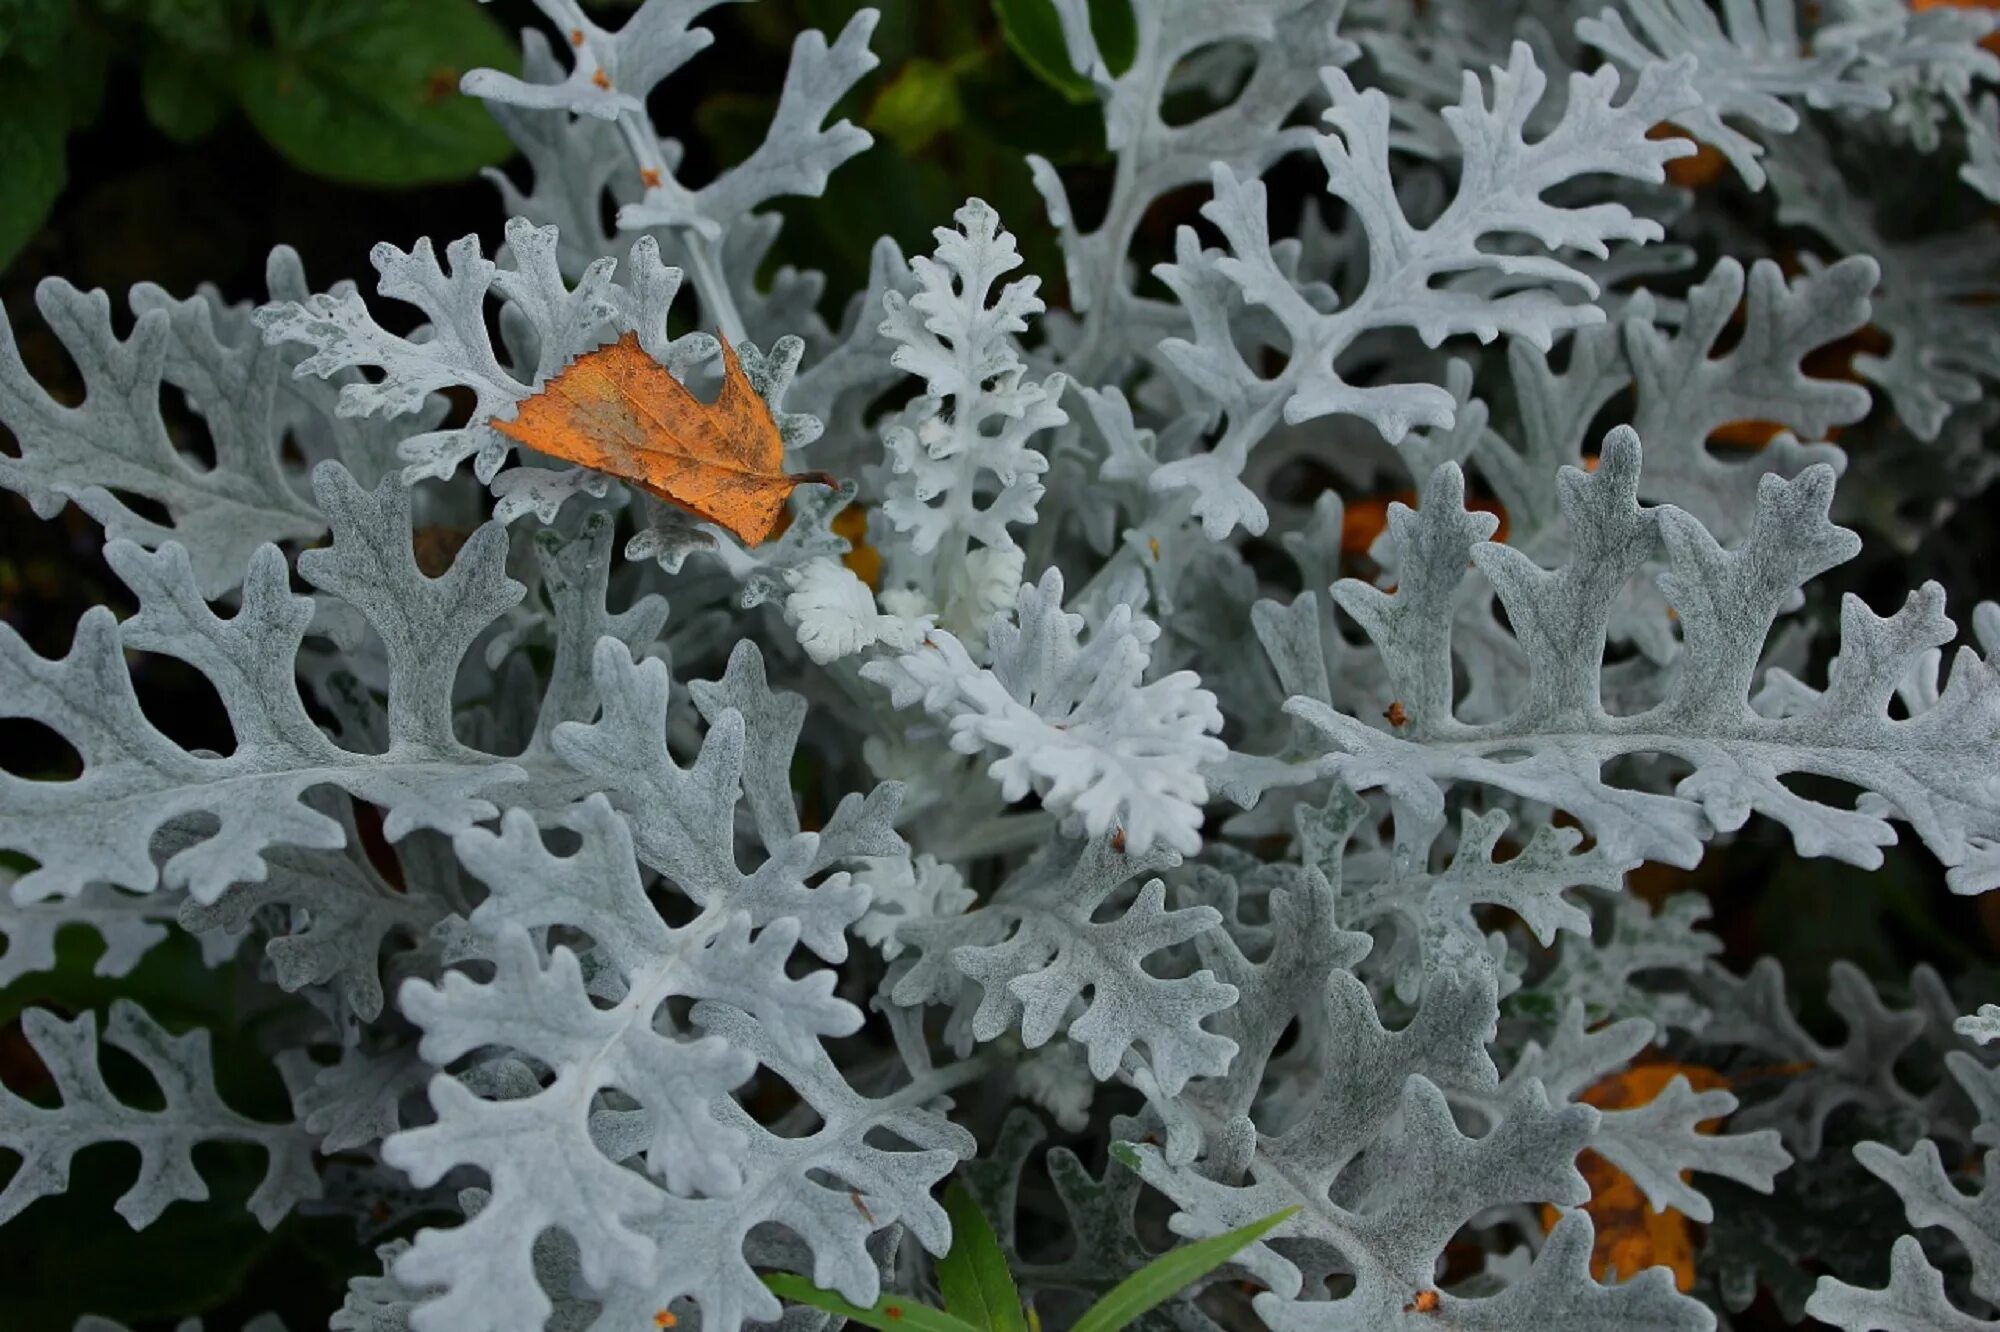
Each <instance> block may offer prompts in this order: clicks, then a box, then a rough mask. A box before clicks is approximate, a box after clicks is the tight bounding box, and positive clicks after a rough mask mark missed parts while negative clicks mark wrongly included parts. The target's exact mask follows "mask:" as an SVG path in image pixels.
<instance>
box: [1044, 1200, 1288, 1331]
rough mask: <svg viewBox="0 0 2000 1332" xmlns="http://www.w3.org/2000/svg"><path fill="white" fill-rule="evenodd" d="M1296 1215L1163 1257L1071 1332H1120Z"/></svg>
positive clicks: (1269, 1219)
mask: <svg viewBox="0 0 2000 1332" xmlns="http://www.w3.org/2000/svg"><path fill="white" fill-rule="evenodd" d="M1298 1210H1299V1209H1298V1208H1296V1207H1287V1208H1286V1209H1285V1210H1284V1211H1282V1212H1274V1213H1272V1214H1271V1215H1270V1216H1267V1217H1265V1218H1264V1219H1263V1220H1262V1221H1252V1222H1251V1223H1250V1224H1249V1225H1247V1226H1240V1227H1238V1228H1237V1229H1235V1230H1231V1231H1228V1232H1226V1233H1224V1234H1221V1235H1217V1236H1215V1237H1213V1238H1211V1239H1205V1240H1197V1241H1196V1242H1195V1243H1193V1244H1184V1245H1182V1246H1181V1247H1180V1248H1178V1249H1175V1250H1173V1251H1172V1252H1171V1253H1163V1254H1161V1255H1160V1256H1159V1257H1158V1258H1155V1259H1154V1260H1153V1261H1152V1262H1150V1263H1147V1264H1146V1265H1145V1266H1144V1267H1142V1268H1140V1269H1139V1270H1138V1271H1136V1272H1134V1273H1133V1274H1132V1275H1131V1276H1129V1277H1127V1278H1125V1279H1124V1280H1123V1281H1121V1282H1119V1283H1118V1284H1117V1285H1116V1286H1113V1287H1112V1288H1111V1289H1110V1290H1109V1291H1107V1292H1106V1293H1105V1296H1104V1298H1103V1299H1101V1300H1099V1301H1098V1302H1097V1303H1096V1304H1093V1305H1091V1306H1090V1312H1088V1313H1086V1314H1084V1316H1083V1317H1081V1318H1079V1319H1077V1321H1076V1326H1075V1327H1073V1328H1072V1329H1070V1332H1117V1329H1119V1328H1122V1327H1125V1326H1127V1325H1128V1324H1130V1323H1131V1322H1132V1320H1133V1319H1135V1318H1137V1317H1138V1316H1139V1315H1140V1314H1143V1313H1145V1312H1146V1311H1147V1310H1148V1309H1151V1308H1153V1307H1154V1306H1155V1305H1157V1304H1161V1303H1163V1302H1165V1301H1166V1300H1168V1299H1170V1298H1172V1297H1173V1296H1174V1295H1176V1294H1178V1293H1179V1292H1181V1291H1183V1290H1185V1289H1187V1287H1188V1286H1189V1285H1191V1284H1192V1283H1194V1282H1195V1281H1198V1280H1200V1279H1201V1278H1202V1277H1204V1276H1206V1275H1208V1274H1209V1273H1210V1272H1213V1271H1214V1270H1215V1269H1216V1268H1218V1267H1220V1266H1222V1265H1223V1264H1224V1263H1226V1262H1228V1261H1229V1260H1230V1259H1231V1258H1234V1257H1235V1256H1236V1255H1237V1254H1239V1253H1241V1252H1242V1251H1243V1250H1244V1249H1247V1248H1249V1247H1250V1246H1251V1245H1252V1244H1255V1243H1256V1242H1257V1241H1258V1240H1260V1239H1262V1238H1263V1237H1264V1236H1265V1234H1266V1233H1268V1232H1269V1231H1271V1230H1272V1229H1274V1228H1275V1227H1277V1226H1280V1225H1282V1224H1284V1222H1286V1221H1288V1220H1290V1219H1291V1217H1292V1214H1293V1213H1295V1212H1297V1211H1298Z"/></svg>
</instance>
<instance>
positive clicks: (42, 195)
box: [0, 64, 70, 268]
mask: <svg viewBox="0 0 2000 1332" xmlns="http://www.w3.org/2000/svg"><path fill="white" fill-rule="evenodd" d="M51 81H52V75H50V74H46V73H39V72H30V71H26V70H23V69H22V68H21V67H20V66H19V65H12V64H10V65H0V87H4V88H5V89H6V90H7V91H6V95H5V96H0V162H4V163H6V164H7V166H6V181H5V183H4V184H0V268H4V267H5V266H6V265H7V264H8V263H10V262H12V260H13V258H14V256H15V255H16V254H18V253H19V252H20V249H21V247H22V246H23V245H26V244H27V243H28V240H29V238H31V237H32V236H33V235H34V234H35V232H36V231H38V230H40V229H41V225H42V219H44V218H46V217H47V216H48V215H49V209H51V208H53V207H54V206H55V202H56V196H57V195H59V194H61V193H62V187H63V181H64V180H65V179H66V177H67V172H66V167H65V163H64V158H65V152H64V148H65V144H66V141H67V139H68V137H69V127H70V116H69V111H70V108H69V105H68V102H67V99H66V98H64V97H63V96H61V95H60V93H59V91H58V90H57V89H56V88H54V87H50V86H48V85H49V84H50V83H51Z"/></svg>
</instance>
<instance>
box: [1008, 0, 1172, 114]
mask: <svg viewBox="0 0 2000 1332" xmlns="http://www.w3.org/2000/svg"><path fill="white" fill-rule="evenodd" d="M993 11H994V13H995V14H996V15H998V16H999V19H1000V33H1001V35H1002V36H1003V37H1004V38H1006V41H1007V45H1008V46H1009V47H1011V48H1012V49H1013V51H1014V54H1016V55H1018V56H1020V57H1021V59H1022V61H1023V62H1024V63H1025V64H1026V65H1027V66H1028V68H1029V69H1031V70H1033V71H1034V72H1035V74H1036V76H1037V77H1038V78H1040V79H1041V80H1042V82H1044V83H1046V84H1048V85H1049V86H1050V87H1051V88H1054V89H1055V90H1056V91H1057V92H1059V93H1061V94H1062V95H1063V96H1064V97H1065V98H1067V99H1068V100H1070V101H1072V102H1091V101H1095V100H1096V99H1097V92H1096V90H1095V89H1094V88H1092V87H1091V86H1090V80H1089V79H1086V78H1085V77H1084V76H1083V75H1081V74H1079V73H1077V72H1076V70H1074V69H1073V68H1071V67H1070V63H1069V51H1068V48H1067V47H1066V46H1065V45H1064V43H1063V33H1062V21H1061V20H1060V19H1058V18H1057V17H1056V8H1055V5H1054V4H1053V3H1052V0H993ZM1090 31H1091V35H1092V36H1094V37H1095V38H1096V39H1097V49H1098V51H1099V52H1100V53H1102V54H1103V56H1104V63H1105V65H1106V66H1107V67H1108V68H1109V69H1110V70H1111V72H1112V73H1113V74H1122V73H1124V72H1125V70H1126V69H1127V68H1129V67H1130V66H1131V64H1132V56H1133V53H1134V52H1135V51H1136V50H1137V48H1138V45H1139V30H1138V27H1137V25H1136V24H1135V23H1134V21H1133V18H1132V5H1131V0H1090Z"/></svg>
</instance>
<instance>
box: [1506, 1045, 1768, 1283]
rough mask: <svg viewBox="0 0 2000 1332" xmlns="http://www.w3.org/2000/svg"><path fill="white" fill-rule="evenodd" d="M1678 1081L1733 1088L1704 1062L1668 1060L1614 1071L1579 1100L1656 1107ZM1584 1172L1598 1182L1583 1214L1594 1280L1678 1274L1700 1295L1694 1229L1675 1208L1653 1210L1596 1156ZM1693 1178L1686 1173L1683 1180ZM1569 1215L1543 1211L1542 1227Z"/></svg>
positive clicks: (1709, 1126) (1708, 1126) (1711, 1126)
mask: <svg viewBox="0 0 2000 1332" xmlns="http://www.w3.org/2000/svg"><path fill="white" fill-rule="evenodd" d="M1676 1076H1680V1077H1685V1078H1686V1079H1687V1080H1688V1085H1689V1086H1691V1087H1693V1088H1694V1089H1695V1090H1696V1091H1708V1090H1710V1089H1712V1088H1716V1087H1726V1086H1728V1085H1729V1079H1727V1078H1725V1077H1723V1076H1722V1074H1720V1073H1717V1072H1716V1071H1715V1070H1714V1069H1710V1068H1704V1067H1702V1066H1701V1065H1699V1064H1678V1063H1670V1062H1664V1061H1663V1062H1660V1063H1651V1064H1639V1065H1636V1066H1634V1067H1632V1068H1628V1069H1626V1070H1625V1071H1623V1072H1622V1073H1614V1074H1612V1075H1611V1076H1610V1077H1607V1078H1605V1079H1604V1080H1603V1081H1601V1082H1599V1083H1598V1084H1597V1085H1596V1086H1594V1087H1592V1088H1590V1089H1589V1090H1588V1091H1586V1092H1584V1093H1583V1095H1582V1096H1580V1097H1578V1098H1577V1099H1578V1100H1580V1101H1582V1102H1583V1103H1584V1104H1585V1105H1592V1106H1596V1107H1597V1108H1598V1109H1600V1110H1625V1109H1631V1108H1632V1107H1635V1106H1641V1105H1647V1104H1650V1103H1651V1102H1652V1101H1653V1099H1654V1098H1655V1097H1657V1096H1658V1095H1659V1094H1660V1093H1661V1092H1663V1091H1665V1090H1666V1088H1667V1084H1668V1083H1670V1082H1672V1081H1673V1080H1674V1078H1675V1077H1676ZM1718 1123H1719V1121H1716V1120H1710V1121H1708V1122H1706V1123H1703V1124H1700V1125H1697V1128H1698V1129H1699V1131H1700V1132H1703V1133H1713V1132H1715V1130H1716V1128H1717V1125H1718ZM1577 1168H1578V1169H1579V1170H1580V1171H1581V1172H1582V1174H1583V1177H1584V1179H1585V1180H1587V1181H1588V1182H1589V1184H1590V1201H1589V1202H1587V1203H1585V1204H1584V1205H1583V1210H1584V1211H1585V1212H1588V1213H1589V1214H1590V1218H1591V1220H1592V1221H1593V1222H1594V1223H1595V1225H1596V1240H1595V1242H1594V1243H1593V1245H1592V1247H1591V1254H1590V1274H1591V1275H1592V1276H1594V1277H1596V1278H1597V1279H1598V1280H1599V1281H1608V1280H1611V1279H1612V1276H1613V1274H1614V1273H1615V1274H1616V1277H1617V1279H1618V1280H1620V1281H1629V1280H1631V1279H1632V1278H1633V1277H1635V1276H1637V1275H1638V1274H1639V1273H1641V1272H1643V1271H1645V1270H1646V1269H1647V1268H1649V1267H1667V1268H1671V1269H1672V1270H1673V1274H1674V1284H1675V1286H1677V1287H1678V1288H1679V1289H1681V1290H1682V1291H1688V1290H1692V1289H1694V1276H1695V1272H1694V1267H1695V1230H1694V1223H1693V1222H1691V1221H1689V1220H1688V1219H1687V1218H1686V1217H1685V1216H1682V1215H1681V1214H1680V1213H1679V1212H1677V1211H1675V1210H1674V1209H1673V1208H1671V1207H1669V1208H1668V1209H1667V1210H1665V1211H1664V1212H1656V1211H1654V1210H1653V1207H1652V1204H1651V1203H1649V1202H1647V1200H1646V1195H1645V1193H1644V1191H1643V1190H1641V1189H1640V1187H1639V1185H1638V1182H1637V1181H1636V1180H1634V1179H1633V1178H1632V1177H1631V1176H1630V1175H1628V1174H1626V1173H1625V1172H1624V1171H1622V1170H1620V1169H1619V1168H1618V1167H1617V1166H1615V1165H1612V1164H1611V1162H1609V1161H1607V1160H1605V1159H1604V1158H1603V1157H1601V1156H1599V1155H1598V1154H1597V1153H1596V1152H1591V1151H1586V1152H1584V1153H1583V1154H1582V1157H1581V1159H1580V1160H1579V1161H1578V1162H1577ZM1686 1177H1687V1172H1686V1171H1683V1172H1682V1178H1684V1179H1685V1178H1686ZM1561 1215H1562V1214H1561V1213H1560V1212H1558V1211H1557V1210H1556V1209H1555V1208H1553V1207H1544V1208H1542V1229H1543V1230H1545V1231H1546V1230H1553V1229H1555V1225H1556V1222H1557V1221H1558V1220H1560V1219H1561Z"/></svg>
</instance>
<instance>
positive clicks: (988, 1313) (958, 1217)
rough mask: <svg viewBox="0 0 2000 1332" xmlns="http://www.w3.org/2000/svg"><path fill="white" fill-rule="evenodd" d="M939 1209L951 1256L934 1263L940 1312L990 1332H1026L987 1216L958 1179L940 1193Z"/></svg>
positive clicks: (1011, 1276) (1015, 1292)
mask: <svg viewBox="0 0 2000 1332" xmlns="http://www.w3.org/2000/svg"><path fill="white" fill-rule="evenodd" d="M944 1209H945V1211H946V1212H947V1213H948V1214H950V1216H951V1252H949V1253H947V1254H946V1255H945V1256H944V1257H942V1258H940V1259H938V1264H937V1276H938V1286H939V1288H940V1289H941V1290H942V1291H943V1292H944V1307H945V1311H946V1312H947V1313H950V1314H953V1315H955V1316H957V1317H959V1318H963V1319H964V1320H965V1321H966V1322H968V1323H970V1324H972V1325H973V1326H974V1327H977V1328H980V1329H983V1330H990V1332H1028V1323H1027V1320H1026V1319H1025V1318H1024V1317H1022V1315H1021V1292H1020V1290H1019V1289H1018V1288H1017V1287H1016V1286H1015V1285H1014V1274H1013V1273H1012V1272H1010V1271H1008V1270H1007V1254H1006V1252H1005V1251H1004V1250H1002V1249H1001V1247H1000V1241H999V1240H998V1239H997V1238H995V1237H994V1234H993V1227H992V1225H991V1224H990V1223H989V1222H988V1221H987V1220H986V1213H984V1212H982V1211H980V1210H979V1204H978V1203H977V1202H975V1201H973V1198H972V1194H971V1193H969V1192H967V1191H966V1187H965V1185H964V1184H962V1183H960V1182H959V1181H958V1180H953V1181H952V1182H951V1184H950V1186H949V1187H948V1188H946V1189H945V1191H944Z"/></svg>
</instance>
